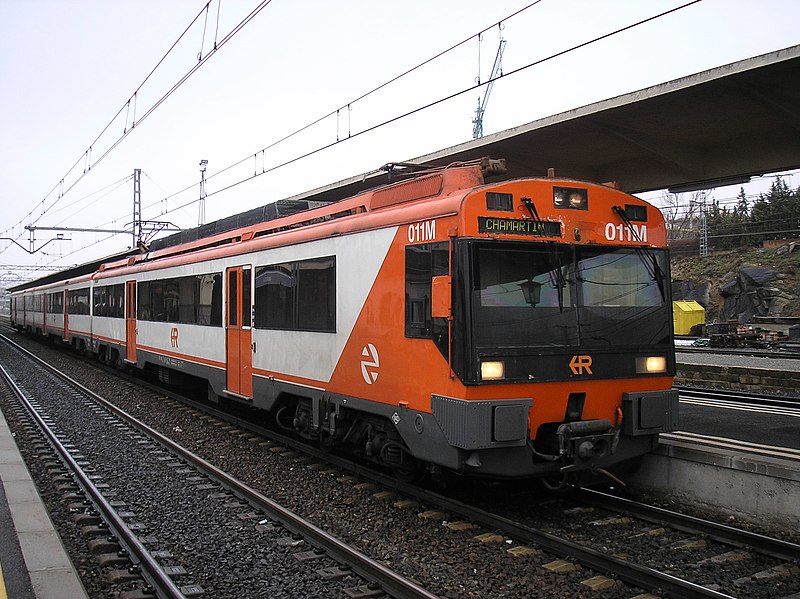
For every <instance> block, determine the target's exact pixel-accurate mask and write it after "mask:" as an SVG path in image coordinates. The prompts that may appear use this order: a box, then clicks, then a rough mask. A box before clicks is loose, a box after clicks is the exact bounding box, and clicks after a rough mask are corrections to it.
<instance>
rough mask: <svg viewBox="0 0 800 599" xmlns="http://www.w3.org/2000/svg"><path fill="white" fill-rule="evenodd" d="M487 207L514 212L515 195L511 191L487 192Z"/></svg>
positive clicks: (488, 208)
mask: <svg viewBox="0 0 800 599" xmlns="http://www.w3.org/2000/svg"><path fill="white" fill-rule="evenodd" d="M486 209H487V210H502V211H504V212H514V196H513V195H512V194H510V193H496V192H491V191H487V192H486Z"/></svg>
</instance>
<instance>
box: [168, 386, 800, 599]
mask: <svg viewBox="0 0 800 599" xmlns="http://www.w3.org/2000/svg"><path fill="white" fill-rule="evenodd" d="M158 393H160V394H164V391H163V390H159V391H158ZM171 401H176V402H177V401H179V398H174V399H173V400H171ZM181 401H185V400H181ZM190 403H191V402H190ZM177 405H178V404H177V403H176V404H174V405H172V404H170V405H169V406H163V407H164V408H166V409H167V410H169V411H181V410H187V411H190V412H188V415H189V416H190V418H192V419H193V420H195V421H197V420H200V419H201V418H204V417H205V418H212V416H213V418H217V417H219V418H226V419H227V420H228V421H229V422H233V423H232V424H227V423H220V424H218V426H221V427H226V428H227V427H233V426H236V427H237V428H236V429H235V430H240V427H241V428H244V429H247V430H250V431H254V432H258V433H259V434H268V435H269V436H270V437H271V438H272V439H273V441H272V442H271V443H270V452H273V453H274V454H275V455H280V456H282V457H283V459H284V460H285V461H286V463H287V464H290V463H294V462H297V464H296V465H294V466H288V467H289V468H290V469H295V470H300V469H305V468H308V467H311V465H312V464H321V463H322V462H321V460H323V459H325V460H327V462H326V463H327V464H334V465H335V467H336V468H337V469H341V470H337V471H335V472H331V473H329V475H330V476H333V477H335V478H336V480H341V483H340V484H341V485H343V486H345V487H347V488H350V489H353V490H355V491H356V494H359V493H362V491H360V489H365V488H367V487H368V486H369V485H373V486H374V485H378V488H384V489H388V490H387V491H377V492H375V493H374V495H381V494H382V493H387V494H391V498H390V503H389V504H387V509H386V511H387V514H388V515H387V517H388V518H390V519H391V518H393V517H395V516H394V515H393V514H395V513H396V512H400V511H402V512H408V510H409V509H410V510H411V511H412V512H413V511H416V512H418V514H419V516H422V515H423V514H425V515H426V516H427V518H430V519H431V520H432V521H433V522H434V524H433V525H434V526H435V525H439V527H440V528H441V527H450V526H451V525H452V526H453V530H454V531H456V530H461V531H468V532H467V533H466V534H469V535H473V538H475V539H477V538H481V537H482V538H483V539H485V540H487V541H486V542H490V541H489V539H493V540H494V541H495V542H499V543H501V544H504V546H505V547H506V548H507V549H509V550H515V551H517V554H520V555H526V552H528V551H529V552H530V553H529V554H528V555H531V556H533V557H529V558H528V559H531V560H536V561H537V564H538V565H541V566H542V567H543V568H546V569H547V568H548V567H552V568H554V569H562V570H560V571H567V572H568V573H567V574H563V576H566V577H568V578H573V579H575V578H576V577H579V576H580V574H579V573H578V574H576V573H575V572H580V570H581V568H588V569H589V570H590V571H593V572H596V573H600V574H598V575H597V576H591V577H590V578H588V579H586V580H580V581H577V580H575V581H574V582H575V584H584V583H587V582H588V581H593V582H592V584H596V585H599V587H598V588H603V586H602V585H605V588H607V589H609V590H606V591H605V593H606V595H605V596H614V597H616V596H619V597H624V596H627V597H630V596H632V593H634V591H636V590H645V591H651V592H656V593H660V594H661V596H669V597H731V596H741V597H759V596H771V595H770V594H766V593H765V591H764V588H765V587H769V585H771V584H773V583H774V584H777V585H783V586H784V587H785V588H787V589H788V592H787V593H786V595H787V596H788V595H789V594H790V593H791V592H792V589H794V592H797V590H800V588H798V587H797V583H796V578H797V572H795V570H793V569H792V568H793V566H792V564H791V563H787V560H795V561H796V560H798V559H800V557H798V556H800V553H798V547H797V545H793V544H792V543H788V542H786V541H780V540H777V541H776V540H771V539H769V538H768V537H766V536H763V535H756V536H753V535H752V534H749V533H746V532H744V531H737V529H734V528H732V527H725V526H721V525H715V524H714V523H709V522H705V521H700V520H698V519H696V518H695V519H692V518H685V517H682V516H681V515H680V514H674V513H670V514H669V518H668V517H667V514H666V513H665V512H659V511H658V510H655V511H654V510H653V508H647V507H646V506H643V507H642V506H638V505H635V504H634V503H633V502H624V501H623V502H620V500H618V499H616V500H615V499H613V498H609V497H604V496H600V495H597V494H591V493H583V494H581V495H579V496H576V497H573V498H571V499H569V500H562V499H557V500H552V501H551V502H550V503H548V502H544V504H542V505H541V506H540V507H533V506H532V505H533V503H535V502H534V500H533V499H532V496H531V495H530V494H529V493H524V492H523V493H520V494H519V495H518V496H517V495H516V494H515V493H511V494H510V495H511V496H515V497H516V501H512V502H510V503H509V502H508V501H507V497H506V496H507V495H509V493H508V492H507V491H501V492H500V497H501V498H500V499H498V497H497V496H495V495H492V493H491V492H489V494H488V495H487V496H486V497H483V498H478V499H477V500H475V501H462V500H459V499H458V498H457V497H454V496H448V495H445V494H442V493H438V492H434V491H431V490H425V489H420V488H419V487H415V486H411V485H403V484H402V483H398V482H397V481H395V480H393V479H391V478H389V477H385V476H380V475H378V474H376V473H374V472H373V471H371V470H369V469H367V468H363V467H361V466H359V465H357V464H352V463H350V462H349V461H347V460H342V459H340V458H338V457H336V456H327V455H326V454H325V453H324V452H318V451H315V450H313V449H311V450H309V449H307V448H305V446H303V447H301V446H300V445H296V443H295V441H294V440H293V439H291V438H288V437H285V436H280V435H277V434H276V433H274V432H265V431H264V430H263V429H262V428H261V427H259V426H257V425H255V424H253V423H252V422H249V421H246V420H245V419H241V418H240V419H238V420H237V419H235V418H233V417H232V416H231V415H229V414H226V413H221V412H216V413H214V412H213V411H212V412H209V410H208V408H207V406H202V405H200V404H196V405H194V406H193V407H191V408H177V407H175V406H177ZM200 409H202V410H204V413H200V412H195V411H194V410H200ZM209 413H211V414H212V415H211V416H204V414H209ZM210 422H211V421H210ZM229 432H230V431H229ZM300 452H305V453H300ZM309 459H311V460H313V461H312V463H311V464H307V463H306V462H307V460H309ZM318 460H319V461H318ZM327 468H328V467H327V466H319V469H320V471H321V472H327V471H328V470H327ZM370 492H371V491H370ZM612 502H616V503H615V504H612ZM482 503H483V504H488V505H490V506H491V507H488V508H487V506H486V505H484V506H483V507H481V504H482ZM537 505H538V503H537ZM595 510H599V511H595ZM601 512H602V513H601ZM640 514H645V515H640ZM405 516H406V517H407V516H408V514H405ZM412 521H413V515H412ZM422 521H423V519H419V517H418V519H417V522H418V524H417V526H419V525H420V524H419V523H421V522H422ZM543 521H544V522H545V523H546V524H545V525H542V522H543ZM653 524H656V526H652V525H653ZM448 529H449V528H448ZM481 531H484V532H482V533H481ZM601 531H602V534H600V533H601ZM612 531H613V532H612ZM462 534H464V533H463V532H462ZM756 541H757V542H756ZM620 542H621V543H622V544H623V546H626V545H627V546H629V547H634V546H637V545H640V544H641V545H642V549H641V552H642V555H644V556H646V557H644V558H641V559H640V558H638V557H636V556H635V555H632V554H631V553H632V552H630V551H628V552H627V553H626V552H625V551H621V550H620V549H621V548H620V547H613V544H614V543H617V544H619V543H620ZM622 548H624V547H622ZM743 548H746V549H743ZM637 551H638V550H637ZM654 554H662V556H661V559H664V560H668V561H667V562H666V563H659V562H658V561H657V560H654V558H653V555H654ZM723 556H724V557H723ZM673 561H677V562H680V564H679V566H678V567H676V566H675V564H673V563H671V562H673ZM721 569H722V570H725V571H726V574H725V575H724V576H723V577H722V578H724V580H721V581H720V577H721V575H720V574H719V570H721ZM570 572H571V573H570ZM784 575H786V576H784ZM792 585H795V586H794V587H793V586H792ZM587 586H589V585H588V584H587ZM609 593H610V594H609ZM564 596H569V595H564Z"/></svg>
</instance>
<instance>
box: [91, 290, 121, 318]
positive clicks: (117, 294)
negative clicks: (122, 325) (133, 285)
mask: <svg viewBox="0 0 800 599" xmlns="http://www.w3.org/2000/svg"><path fill="white" fill-rule="evenodd" d="M92 314H93V315H94V316H106V317H108V318H124V317H125V286H124V285H122V284H120V285H103V286H97V287H95V288H94V289H92Z"/></svg>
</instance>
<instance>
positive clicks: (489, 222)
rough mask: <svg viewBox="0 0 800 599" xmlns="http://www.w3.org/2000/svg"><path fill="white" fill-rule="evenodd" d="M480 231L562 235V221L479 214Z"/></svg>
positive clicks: (538, 235) (547, 235)
mask: <svg viewBox="0 0 800 599" xmlns="http://www.w3.org/2000/svg"><path fill="white" fill-rule="evenodd" d="M478 232H479V233H500V234H506V235H536V236H537V237H561V223H559V222H553V221H548V220H532V219H531V220H528V219H525V220H521V219H516V218H495V217H491V216H479V217H478Z"/></svg>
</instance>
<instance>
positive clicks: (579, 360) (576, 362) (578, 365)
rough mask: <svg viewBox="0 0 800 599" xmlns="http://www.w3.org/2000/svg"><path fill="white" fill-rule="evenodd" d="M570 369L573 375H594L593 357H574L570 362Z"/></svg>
mask: <svg viewBox="0 0 800 599" xmlns="http://www.w3.org/2000/svg"><path fill="white" fill-rule="evenodd" d="M569 369H570V370H571V371H572V374H583V371H584V370H585V371H586V374H592V356H572V359H571V360H570V361H569Z"/></svg>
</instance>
